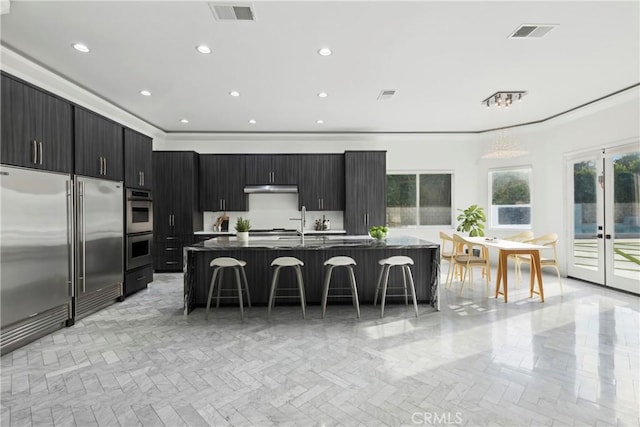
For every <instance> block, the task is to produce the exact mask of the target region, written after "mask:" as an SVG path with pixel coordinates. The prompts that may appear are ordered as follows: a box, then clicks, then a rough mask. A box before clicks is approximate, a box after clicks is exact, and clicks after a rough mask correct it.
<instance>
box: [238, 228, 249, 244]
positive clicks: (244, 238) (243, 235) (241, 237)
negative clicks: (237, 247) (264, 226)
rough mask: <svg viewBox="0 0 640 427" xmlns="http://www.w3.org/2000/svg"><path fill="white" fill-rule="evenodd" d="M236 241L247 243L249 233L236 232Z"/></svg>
mask: <svg viewBox="0 0 640 427" xmlns="http://www.w3.org/2000/svg"><path fill="white" fill-rule="evenodd" d="M236 239H238V241H239V242H248V241H249V232H248V231H238V232H237V233H236Z"/></svg>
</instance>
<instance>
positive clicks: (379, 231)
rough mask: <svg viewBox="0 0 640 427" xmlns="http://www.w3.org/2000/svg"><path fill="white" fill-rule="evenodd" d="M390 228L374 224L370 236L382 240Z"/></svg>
mask: <svg viewBox="0 0 640 427" xmlns="http://www.w3.org/2000/svg"><path fill="white" fill-rule="evenodd" d="M388 231H389V229H388V228H387V227H386V226H384V225H374V226H373V227H371V228H370V229H369V236H371V237H373V238H374V239H376V240H382V239H384V238H386V237H387V232H388Z"/></svg>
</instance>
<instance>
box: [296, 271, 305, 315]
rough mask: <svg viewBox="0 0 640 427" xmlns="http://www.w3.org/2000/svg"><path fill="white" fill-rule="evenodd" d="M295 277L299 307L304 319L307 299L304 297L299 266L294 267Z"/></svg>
mask: <svg viewBox="0 0 640 427" xmlns="http://www.w3.org/2000/svg"><path fill="white" fill-rule="evenodd" d="M295 267H296V276H297V277H298V288H300V306H301V307H302V318H303V319H305V318H306V313H305V306H306V305H307V299H306V297H305V295H304V282H303V281H302V269H301V268H300V266H299V265H296V266H295Z"/></svg>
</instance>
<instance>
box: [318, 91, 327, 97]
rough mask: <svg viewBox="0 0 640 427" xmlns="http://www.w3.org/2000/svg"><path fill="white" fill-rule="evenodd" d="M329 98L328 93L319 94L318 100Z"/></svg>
mask: <svg viewBox="0 0 640 427" xmlns="http://www.w3.org/2000/svg"><path fill="white" fill-rule="evenodd" d="M327 96H328V94H327V92H320V93H319V94H318V98H326V97H327Z"/></svg>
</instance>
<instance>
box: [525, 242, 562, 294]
mask: <svg viewBox="0 0 640 427" xmlns="http://www.w3.org/2000/svg"><path fill="white" fill-rule="evenodd" d="M524 243H531V244H534V245H541V246H545V247H547V248H548V249H549V250H551V251H553V256H552V257H545V256H543V255H544V251H543V250H541V251H540V267H541V268H545V267H553V268H555V269H556V273H557V274H558V282H560V294H563V292H564V290H563V289H562V278H561V277H560V268H559V267H558V249H557V246H558V235H557V234H556V233H549V234H545V235H543V236H539V237H535V238H533V239H529V240H525V241H524ZM547 252H549V251H547ZM522 264H529V269H531V257H530V256H529V255H517V256H516V283H517V282H518V281H519V280H522V267H521V265H522Z"/></svg>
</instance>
